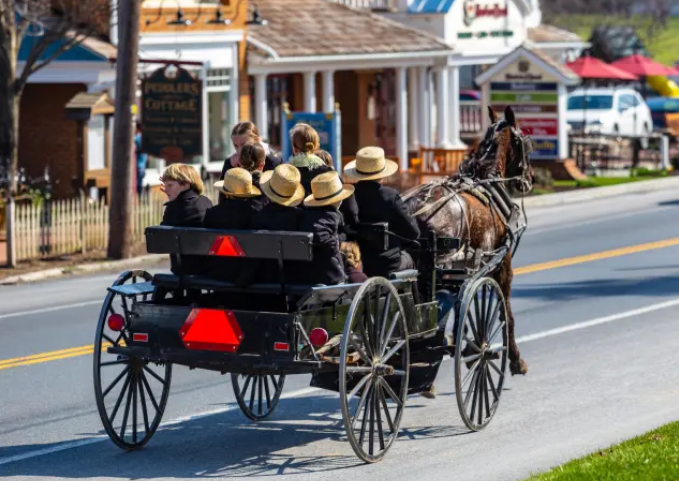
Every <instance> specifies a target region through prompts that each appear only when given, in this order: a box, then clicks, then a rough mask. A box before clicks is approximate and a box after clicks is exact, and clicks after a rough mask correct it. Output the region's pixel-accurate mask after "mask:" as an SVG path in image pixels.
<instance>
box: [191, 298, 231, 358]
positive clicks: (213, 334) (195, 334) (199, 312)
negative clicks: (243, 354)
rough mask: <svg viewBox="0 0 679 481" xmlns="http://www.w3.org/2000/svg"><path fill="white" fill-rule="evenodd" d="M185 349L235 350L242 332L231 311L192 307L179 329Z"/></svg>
mask: <svg viewBox="0 0 679 481" xmlns="http://www.w3.org/2000/svg"><path fill="white" fill-rule="evenodd" d="M179 334H180V335H181V337H182V341H183V342H184V345H185V346H186V348H187V349H196V350H204V351H224V352H236V351H237V350H238V346H240V343H241V341H242V340H243V332H242V331H241V330H240V326H239V325H238V322H237V321H236V316H235V315H234V313H233V312H232V311H222V310H218V309H193V310H192V311H191V314H189V317H188V318H187V319H186V322H185V323H184V325H183V326H182V328H181V329H180V330H179Z"/></svg>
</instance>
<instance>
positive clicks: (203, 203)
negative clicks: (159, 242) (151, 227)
mask: <svg viewBox="0 0 679 481" xmlns="http://www.w3.org/2000/svg"><path fill="white" fill-rule="evenodd" d="M210 207H212V202H211V201H210V199H208V198H207V197H205V196H203V195H198V194H197V193H196V192H195V191H193V190H191V189H189V190H185V191H184V192H182V193H180V194H179V195H178V196H177V198H176V199H175V200H171V201H169V202H166V203H165V212H164V213H163V220H162V222H161V223H160V225H169V226H173V227H203V218H204V217H205V212H206V211H207V210H208V209H209V208H210ZM182 259H183V261H184V262H183V269H182V270H183V272H184V274H198V273H201V272H203V271H204V265H203V262H202V261H203V260H202V259H201V257H194V256H183V257H182ZM170 266H171V267H170V268H171V270H172V272H174V273H175V274H178V264H177V259H176V257H175V256H170Z"/></svg>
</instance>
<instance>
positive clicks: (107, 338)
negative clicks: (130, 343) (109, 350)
mask: <svg viewBox="0 0 679 481" xmlns="http://www.w3.org/2000/svg"><path fill="white" fill-rule="evenodd" d="M101 337H103V338H104V339H106V340H107V341H108V342H109V343H110V344H112V345H114V346H116V345H117V344H116V343H115V341H114V340H113V339H111V338H110V337H108V335H106V334H105V333H103V332H102V333H101Z"/></svg>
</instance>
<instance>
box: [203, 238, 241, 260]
mask: <svg viewBox="0 0 679 481" xmlns="http://www.w3.org/2000/svg"><path fill="white" fill-rule="evenodd" d="M210 255H211V256H222V257H245V252H244V251H243V249H242V248H241V246H240V244H239V243H238V241H237V240H236V238H235V237H234V236H232V235H219V236H217V238H216V239H215V241H214V242H213V243H212V247H210Z"/></svg>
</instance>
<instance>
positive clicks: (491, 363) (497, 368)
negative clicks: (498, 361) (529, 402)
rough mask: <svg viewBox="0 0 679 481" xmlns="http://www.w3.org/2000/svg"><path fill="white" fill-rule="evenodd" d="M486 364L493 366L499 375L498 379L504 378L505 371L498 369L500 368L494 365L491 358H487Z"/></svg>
mask: <svg viewBox="0 0 679 481" xmlns="http://www.w3.org/2000/svg"><path fill="white" fill-rule="evenodd" d="M488 364H489V365H490V367H492V368H493V370H494V371H495V372H496V373H497V374H498V376H500V379H504V377H505V373H503V372H502V371H500V368H499V367H497V366H496V365H495V363H494V362H493V360H492V359H489V360H488Z"/></svg>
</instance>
